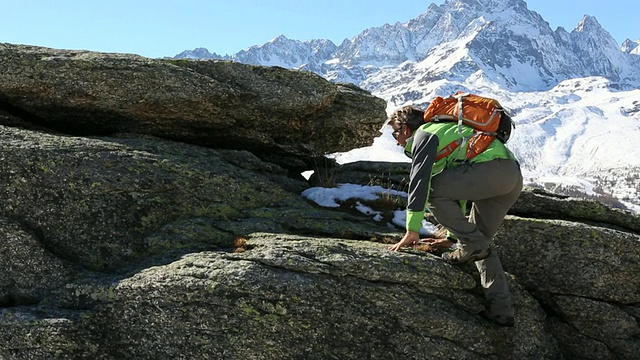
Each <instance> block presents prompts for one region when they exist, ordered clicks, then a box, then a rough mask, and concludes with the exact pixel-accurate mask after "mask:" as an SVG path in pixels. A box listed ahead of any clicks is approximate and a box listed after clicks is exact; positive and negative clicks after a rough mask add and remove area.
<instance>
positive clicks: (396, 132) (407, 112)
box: [387, 106, 424, 147]
mask: <svg viewBox="0 0 640 360" xmlns="http://www.w3.org/2000/svg"><path fill="white" fill-rule="evenodd" d="M423 116H424V111H422V110H420V109H419V108H417V107H415V106H403V107H401V108H399V109H397V110H396V111H394V112H393V114H391V116H389V119H388V120H387V125H390V126H391V128H393V134H392V135H393V138H394V139H396V142H397V143H398V145H400V146H402V147H405V146H406V145H407V139H409V138H410V137H411V136H412V135H413V132H414V131H416V129H417V128H419V127H420V125H422V124H424V118H423Z"/></svg>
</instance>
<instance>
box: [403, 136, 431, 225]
mask: <svg viewBox="0 0 640 360" xmlns="http://www.w3.org/2000/svg"><path fill="white" fill-rule="evenodd" d="M437 153H438V137H437V136H435V135H433V134H430V133H428V132H425V131H420V130H417V131H416V132H415V134H414V138H413V145H412V147H411V155H412V156H411V173H410V175H409V196H408V200H407V224H406V229H407V230H410V231H416V232H418V231H419V230H420V228H422V220H423V219H424V212H425V209H426V207H427V201H428V200H429V190H430V186H431V169H432V168H433V164H434V163H435V161H436V154H437Z"/></svg>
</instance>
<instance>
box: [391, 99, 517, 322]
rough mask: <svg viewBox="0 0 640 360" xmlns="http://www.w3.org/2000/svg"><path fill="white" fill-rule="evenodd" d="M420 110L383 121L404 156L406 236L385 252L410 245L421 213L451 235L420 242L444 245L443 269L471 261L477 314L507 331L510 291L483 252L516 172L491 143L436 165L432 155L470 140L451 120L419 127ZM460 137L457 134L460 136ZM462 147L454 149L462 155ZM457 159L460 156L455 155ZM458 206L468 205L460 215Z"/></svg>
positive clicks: (492, 255) (511, 198)
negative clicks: (476, 278) (478, 295)
mask: <svg viewBox="0 0 640 360" xmlns="http://www.w3.org/2000/svg"><path fill="white" fill-rule="evenodd" d="M423 116H424V111H422V110H421V109H419V108H416V107H413V106H405V107H402V108H400V109H398V110H396V111H395V112H394V113H393V114H392V115H391V116H390V117H389V119H388V120H387V124H388V125H390V126H391V127H392V128H393V137H394V138H395V139H396V142H397V144H398V145H399V146H402V147H404V149H405V154H406V155H407V156H409V157H410V158H411V172H410V179H409V189H408V201H407V219H406V233H405V235H404V237H403V238H402V239H401V240H400V241H399V242H397V243H396V244H394V245H392V246H390V247H389V250H392V251H397V250H398V249H400V248H401V247H403V246H408V245H412V244H416V243H417V242H418V241H419V240H420V237H419V234H418V232H419V230H420V228H421V227H422V220H423V218H424V214H425V210H426V209H427V208H428V209H429V211H431V213H432V214H433V216H434V217H435V219H436V220H437V222H438V223H439V224H440V225H442V226H443V227H444V228H446V229H447V230H448V232H449V233H450V234H451V236H450V237H449V238H446V239H427V240H426V241H427V242H430V243H431V244H432V245H433V246H436V247H438V246H440V247H442V246H450V245H452V240H454V241H457V244H456V245H457V247H456V248H455V250H453V251H449V252H445V253H444V254H443V255H442V259H443V260H444V261H446V262H448V263H451V264H465V263H470V262H475V265H476V267H477V269H478V272H479V273H480V278H481V284H482V287H483V289H484V293H485V296H486V298H487V300H488V302H489V306H488V307H487V309H486V310H485V312H484V313H483V315H484V316H485V317H487V318H488V319H489V320H490V321H492V322H494V323H496V324H498V325H502V326H513V325H514V314H513V306H512V303H511V293H510V291H509V286H508V284H507V280H506V276H505V273H504V270H503V269H502V264H501V262H500V258H499V257H498V253H497V252H496V251H491V242H492V239H493V236H494V235H495V234H496V232H497V231H498V228H499V227H500V225H501V224H502V221H503V220H504V217H505V215H506V214H507V211H508V210H509V208H511V206H512V205H513V204H514V203H515V201H516V200H517V199H518V196H519V195H520V192H521V191H522V173H521V171H520V166H519V164H518V162H517V161H516V158H515V156H514V155H513V153H512V152H511V151H510V150H509V149H507V147H506V146H505V145H504V144H503V143H502V142H501V141H498V139H494V140H493V141H492V142H490V145H489V146H488V147H487V148H486V149H485V150H484V151H482V152H480V153H479V154H478V155H476V156H475V157H473V158H472V159H470V160H469V159H464V158H463V159H461V160H458V159H460V157H459V154H460V153H459V152H457V151H453V152H452V153H450V154H448V155H446V156H444V157H443V158H441V159H439V160H437V161H436V156H437V154H439V153H441V152H442V151H443V148H444V147H447V145H449V144H450V143H452V141H454V140H457V139H459V138H461V137H463V136H467V137H468V136H469V135H470V134H473V131H474V129H473V128H471V127H470V126H467V125H461V128H460V129H459V126H460V125H459V124H458V122H450V121H449V122H444V121H442V122H425V120H424V118H423ZM460 132H461V133H460ZM465 146H467V145H466V144H465V143H463V144H462V145H461V146H460V147H459V148H458V149H457V150H458V151H465ZM463 154H464V153H463ZM459 200H460V201H471V202H473V204H472V206H471V211H470V216H469V217H468V218H467V217H466V216H465V213H464V210H463V209H461V206H460V202H459Z"/></svg>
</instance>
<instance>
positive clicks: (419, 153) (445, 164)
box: [405, 122, 516, 231]
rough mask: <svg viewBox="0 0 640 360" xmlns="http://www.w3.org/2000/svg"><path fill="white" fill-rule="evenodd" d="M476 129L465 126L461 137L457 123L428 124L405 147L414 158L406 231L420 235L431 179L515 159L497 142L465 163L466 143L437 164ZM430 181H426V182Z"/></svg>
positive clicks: (407, 153) (418, 130)
mask: <svg viewBox="0 0 640 360" xmlns="http://www.w3.org/2000/svg"><path fill="white" fill-rule="evenodd" d="M472 134H473V128H471V127H469V126H467V125H462V127H461V134H460V133H459V131H458V124H457V123H455V122H439V123H426V124H424V125H422V126H420V127H419V128H418V129H416V131H415V132H414V134H413V136H412V137H411V139H409V141H407V145H406V147H405V154H406V155H407V156H409V157H411V174H410V179H409V196H408V204H407V224H406V228H407V230H411V231H419V230H420V228H421V227H422V220H423V219H424V213H425V210H426V208H427V204H428V200H429V192H430V190H431V178H432V177H433V176H435V175H437V174H439V173H441V172H442V171H444V170H446V169H450V168H453V167H456V166H460V165H461V164H464V163H465V162H468V163H481V162H485V161H491V160H495V159H513V160H516V157H515V155H514V154H513V153H512V152H511V151H510V150H509V149H508V148H507V147H506V146H505V145H504V144H503V143H502V142H500V140H498V139H495V140H494V141H493V142H492V143H491V144H490V145H489V147H487V149H486V150H485V151H483V152H482V153H480V154H478V155H477V156H476V157H474V158H473V159H471V160H468V161H467V160H465V154H466V150H467V144H466V142H465V143H464V144H463V145H461V146H459V147H458V148H457V149H456V150H454V151H453V152H452V153H451V154H449V155H448V156H446V157H444V158H442V159H440V160H438V161H436V160H435V159H436V155H437V154H438V153H439V152H440V151H441V150H442V149H443V148H444V147H446V146H447V145H449V144H450V143H451V142H452V141H456V140H458V139H460V138H463V137H466V138H468V137H470V136H471V135H472ZM425 179H427V181H424V180H425ZM460 200H464V199H460Z"/></svg>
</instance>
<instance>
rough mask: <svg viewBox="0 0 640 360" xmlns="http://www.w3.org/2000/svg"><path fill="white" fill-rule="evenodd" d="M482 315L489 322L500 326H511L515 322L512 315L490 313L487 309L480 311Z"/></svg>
mask: <svg viewBox="0 0 640 360" xmlns="http://www.w3.org/2000/svg"><path fill="white" fill-rule="evenodd" d="M482 317H484V318H485V319H487V320H489V322H492V323H494V324H496V325H500V326H506V327H513V326H514V325H515V323H516V319H515V317H513V316H507V315H491V314H489V312H488V311H487V310H485V311H483V312H482Z"/></svg>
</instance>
